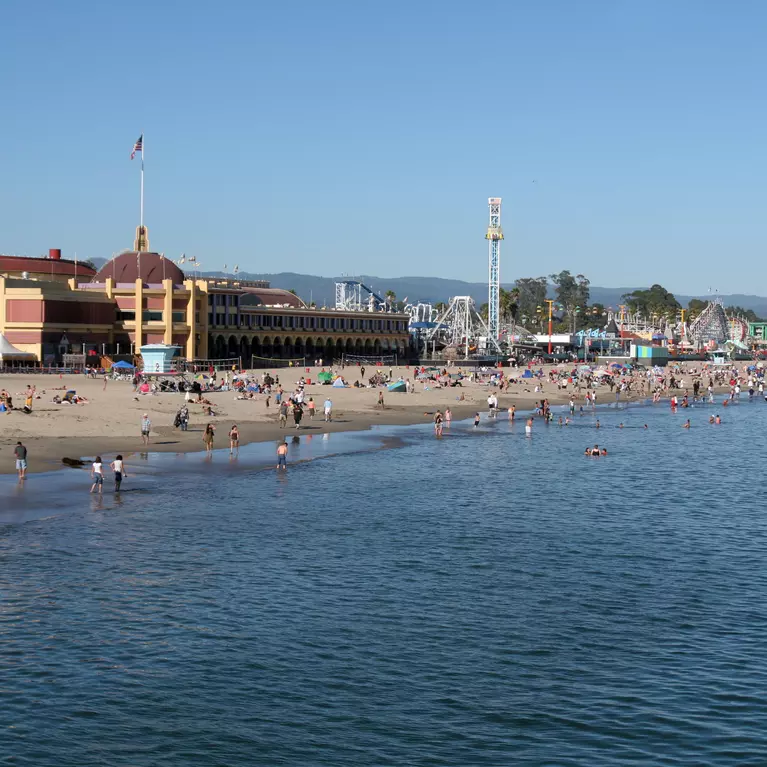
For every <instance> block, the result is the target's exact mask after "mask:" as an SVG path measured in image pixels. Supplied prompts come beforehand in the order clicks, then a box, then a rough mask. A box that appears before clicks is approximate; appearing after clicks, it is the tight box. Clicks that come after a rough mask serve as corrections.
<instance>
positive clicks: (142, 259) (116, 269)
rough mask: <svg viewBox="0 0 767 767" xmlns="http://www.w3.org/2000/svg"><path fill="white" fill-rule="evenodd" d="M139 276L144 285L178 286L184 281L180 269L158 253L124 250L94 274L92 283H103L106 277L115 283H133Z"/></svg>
mask: <svg viewBox="0 0 767 767" xmlns="http://www.w3.org/2000/svg"><path fill="white" fill-rule="evenodd" d="M139 270H140V271H139ZM139 274H140V276H141V280H142V282H145V283H159V282H162V281H163V280H173V283H174V284H180V283H182V282H183V281H184V273H183V272H182V271H181V269H179V268H178V266H176V264H175V263H173V261H171V260H170V259H169V258H165V257H164V256H162V255H161V254H160V253H143V252H142V253H138V252H136V251H135V250H126V251H125V252H124V253H120V255H119V256H115V257H114V258H113V259H112V260H111V261H107V262H106V263H105V264H104V266H102V267H101V269H99V270H98V272H96V275H95V277H94V278H93V282H104V281H105V280H106V279H107V277H111V278H112V279H113V280H114V281H115V282H135V281H136V280H137V279H138V278H139Z"/></svg>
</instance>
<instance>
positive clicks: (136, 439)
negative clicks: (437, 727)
mask: <svg viewBox="0 0 767 767" xmlns="http://www.w3.org/2000/svg"><path fill="white" fill-rule="evenodd" d="M291 372H293V371H291ZM296 372H298V371H296ZM402 372H403V373H405V374H406V375H412V370H409V369H403V370H402ZM282 375H283V377H286V376H285V373H284V372H283V374H282ZM351 377H352V376H350V378H351ZM30 378H31V377H30ZM17 380H18V379H17ZM53 382H54V381H52V380H51V379H48V381H46V382H45V383H53ZM24 383H26V381H24ZM56 383H59V382H58V381H56ZM67 383H68V384H69V386H68V387H67V388H69V387H72V388H74V387H75V386H76V387H77V388H78V389H83V390H85V392H86V394H87V396H89V397H90V398H91V402H92V403H93V404H89V405H86V406H83V407H82V408H80V407H79V406H70V407H68V408H66V409H64V410H60V409H59V410H53V409H51V408H50V407H49V406H48V405H47V404H46V403H45V402H42V403H40V404H38V405H36V408H35V413H34V414H33V415H32V416H27V415H21V414H19V415H15V414H13V413H12V414H10V416H8V415H6V416H2V418H3V421H5V419H6V418H10V419H12V420H11V423H10V424H8V425H9V426H10V428H8V429H4V430H3V434H2V437H1V438H0V475H11V474H15V473H16V469H15V461H14V460H13V447H14V446H15V444H16V441H17V440H21V441H22V443H23V444H24V445H25V446H26V447H27V450H28V459H27V460H28V469H27V473H28V474H30V475H31V474H38V473H41V472H50V471H56V470H61V469H66V468H72V467H71V466H69V465H67V464H66V463H64V462H63V460H62V459H64V458H68V459H72V460H74V461H81V460H82V461H85V462H86V463H87V462H88V459H92V458H93V457H94V456H96V455H102V456H103V457H104V458H107V457H109V458H110V459H111V457H113V456H114V455H117V454H118V453H119V454H123V455H125V456H126V459H128V460H130V457H131V456H135V455H138V454H144V453H176V454H187V453H204V452H205V449H204V445H203V442H202V434H203V430H204V426H205V422H206V421H209V422H211V423H213V424H214V425H215V426H216V430H217V434H216V438H215V442H214V450H222V449H223V450H227V449H228V447H229V439H228V433H229V429H230V427H231V425H232V424H233V423H236V424H237V426H238V429H239V432H240V447H244V446H246V445H249V444H253V443H266V442H273V443H276V442H277V441H278V440H282V439H289V438H290V437H293V436H313V437H320V436H321V435H323V434H334V433H349V432H367V431H370V430H371V429H372V428H373V427H377V426H381V427H386V426H411V425H418V424H421V425H426V424H429V425H430V424H431V423H432V419H433V415H434V413H435V412H436V410H437V409H440V410H442V411H443V412H444V410H445V408H446V407H450V409H451V411H452V413H453V420H454V421H461V420H465V419H469V418H472V417H473V416H474V414H475V413H476V412H479V413H480V414H481V416H482V418H483V420H484V419H486V418H487V403H486V399H487V395H488V393H489V392H490V391H494V392H496V393H497V396H498V404H499V410H500V411H501V412H500V413H499V415H498V418H499V419H505V418H506V410H507V409H508V408H509V407H510V406H511V405H514V406H515V407H516V408H517V413H518V418H517V420H519V418H520V417H524V416H525V415H527V414H528V413H530V412H532V411H533V410H534V408H535V405H536V403H537V402H538V401H540V400H541V399H544V398H545V399H548V400H549V403H550V404H551V406H552V407H559V406H562V405H566V404H567V403H568V402H569V400H570V397H571V396H572V395H575V399H576V403H577V406H578V407H580V406H581V405H583V403H584V400H583V392H580V393H576V392H574V391H573V389H572V388H568V389H566V390H562V389H557V388H553V386H552V384H550V383H548V382H547V383H546V386H545V389H546V390H544V391H542V392H534V391H532V384H533V383H534V382H532V381H530V382H528V381H527V380H526V381H525V382H524V383H522V382H520V383H517V384H515V385H512V386H511V387H510V388H509V389H508V391H507V392H505V393H498V392H497V389H496V388H495V387H490V386H488V385H487V384H485V383H473V384H469V385H466V386H464V387H462V388H460V389H458V388H449V389H446V388H441V389H440V388H433V389H432V388H430V389H428V390H424V391H420V390H419V391H417V392H415V393H411V394H406V393H398V394H393V393H386V403H387V404H386V406H385V408H384V409H383V410H381V409H378V408H377V407H376V406H375V398H377V395H378V392H379V391H380V389H375V388H370V389H368V388H365V389H334V388H332V387H323V386H318V385H313V386H311V387H307V396H313V397H314V399H315V401H316V402H317V405H318V407H317V414H316V415H315V418H314V420H310V419H309V417H308V413H307V414H305V415H304V418H303V420H302V422H301V428H300V429H298V430H296V429H294V428H293V427H292V417H289V418H288V424H287V426H286V427H285V428H283V429H280V427H279V420H278V416H277V408H276V407H274V406H273V407H272V408H271V409H269V410H267V409H266V408H262V407H260V406H258V401H256V400H251V401H234V400H233V397H232V393H231V392H212V393H206V395H205V396H206V397H210V398H211V400H212V401H213V402H214V406H215V408H216V410H217V411H218V415H217V416H215V417H213V418H206V417H204V416H203V415H202V413H196V412H195V413H193V416H194V417H193V420H192V423H191V424H190V428H189V430H188V431H186V432H182V431H181V430H180V429H178V428H175V427H173V426H172V425H171V424H170V423H169V421H170V418H171V414H172V413H174V412H175V410H176V409H177V407H178V405H179V403H180V399H178V398H177V396H178V395H161V396H157V397H152V398H148V397H147V398H138V397H136V396H134V395H133V393H132V391H131V390H130V388H129V385H128V384H123V383H110V384H109V386H108V390H107V389H105V390H103V391H101V381H100V380H97V381H92V380H86V381H82V380H81V379H78V380H75V379H69V380H68V381H67ZM289 386H290V384H286V389H287V388H288V387H289ZM726 389H727V387H716V393H717V394H720V393H721V390H726ZM52 391H53V387H49V389H48V392H47V393H46V392H45V390H43V391H42V393H43V394H44V395H45V396H46V397H48V396H50V394H51V392H52ZM102 395H103V400H104V401H103V402H102V401H98V400H101V399H102ZM459 395H460V396H464V397H465V400H463V401H460V400H459ZM599 395H601V396H599ZM325 396H331V397H332V398H333V401H334V405H333V419H334V420H333V421H332V422H330V423H325V421H324V417H323V415H322V414H321V412H320V410H321V407H320V406H321V402H322V399H323V398H324V397H325ZM669 396H670V395H664V397H663V398H662V400H661V401H662V402H664V403H667V401H668V397H669ZM649 399H650V397H649V396H648V395H643V394H641V393H637V394H634V395H632V396H628V397H627V396H625V395H622V396H621V398H620V400H618V401H619V402H621V403H641V402H646V401H648V400H649ZM615 401H616V400H615V399H614V395H611V394H609V393H608V392H607V390H606V389H605V390H604V391H602V390H598V400H597V406H596V407H597V408H598V409H600V408H603V407H605V406H607V405H612V404H614V403H615ZM261 402H262V404H263V400H262V401H261ZM144 410H146V411H149V412H150V414H151V416H152V420H153V422H154V423H153V427H152V432H151V436H150V442H149V445H144V444H143V443H142V440H141V437H140V434H139V430H138V428H137V424H138V421H139V419H140V415H141V412H142V411H144ZM589 410H591V408H590V407H589ZM49 413H50V415H49ZM29 418H31V419H34V420H32V421H26V420H25V419H29ZM59 418H61V419H62V422H61V423H58V421H59ZM63 421H69V423H65V422H63ZM158 421H159V422H160V423H161V424H162V425H155V423H156V422H158ZM0 423H3V422H0ZM5 425H6V423H3V426H5ZM14 426H15V427H16V428H14ZM22 426H34V428H35V429H36V431H37V432H38V433H31V432H32V431H33V430H32V429H22V428H20V427H22ZM56 427H58V429H57V428H56ZM80 430H82V432H84V433H82V434H80V435H79V436H78V435H77V432H78V431H80ZM110 431H111V432H112V433H111V434H110ZM88 432H90V433H88Z"/></svg>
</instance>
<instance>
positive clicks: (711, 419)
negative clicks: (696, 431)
mask: <svg viewBox="0 0 767 767" xmlns="http://www.w3.org/2000/svg"><path fill="white" fill-rule="evenodd" d="M708 422H709V423H714V416H712V415H710V416H709V417H708Z"/></svg>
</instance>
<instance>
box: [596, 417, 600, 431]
mask: <svg viewBox="0 0 767 767" xmlns="http://www.w3.org/2000/svg"><path fill="white" fill-rule="evenodd" d="M596 427H597V429H598V428H599V419H598V418H597V423H596Z"/></svg>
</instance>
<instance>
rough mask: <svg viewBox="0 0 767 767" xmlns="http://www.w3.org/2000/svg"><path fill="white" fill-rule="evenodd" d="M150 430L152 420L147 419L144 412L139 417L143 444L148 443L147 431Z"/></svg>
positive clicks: (147, 415)
mask: <svg viewBox="0 0 767 767" xmlns="http://www.w3.org/2000/svg"><path fill="white" fill-rule="evenodd" d="M151 430H152V422H151V421H150V420H149V414H148V413H144V415H143V416H142V417H141V439H142V441H143V442H144V444H145V445H148V444H149V432H150V431H151Z"/></svg>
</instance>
